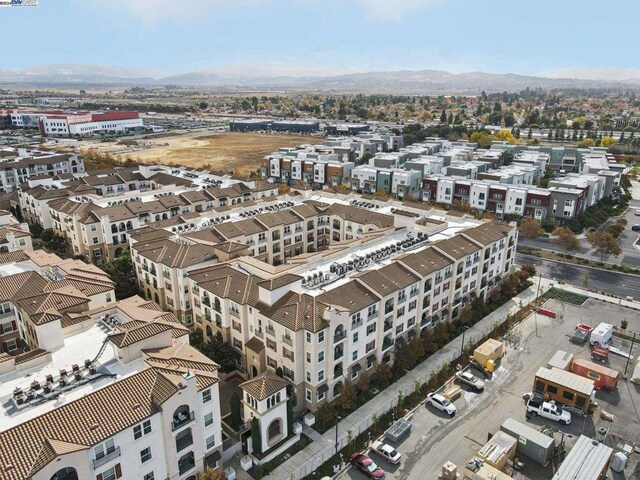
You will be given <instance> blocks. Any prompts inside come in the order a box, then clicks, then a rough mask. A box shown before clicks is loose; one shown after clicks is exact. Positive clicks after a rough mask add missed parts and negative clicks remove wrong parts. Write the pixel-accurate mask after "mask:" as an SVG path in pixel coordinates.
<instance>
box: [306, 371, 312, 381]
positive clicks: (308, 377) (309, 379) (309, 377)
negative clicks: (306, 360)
mask: <svg viewBox="0 0 640 480" xmlns="http://www.w3.org/2000/svg"><path fill="white" fill-rule="evenodd" d="M306 377H307V382H309V383H311V372H310V371H309V370H307V374H306Z"/></svg>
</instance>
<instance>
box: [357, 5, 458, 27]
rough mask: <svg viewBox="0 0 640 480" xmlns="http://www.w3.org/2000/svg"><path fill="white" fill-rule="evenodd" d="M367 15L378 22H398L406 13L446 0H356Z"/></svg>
mask: <svg viewBox="0 0 640 480" xmlns="http://www.w3.org/2000/svg"><path fill="white" fill-rule="evenodd" d="M356 1H357V2H358V3H359V4H360V5H362V7H363V8H364V9H365V10H366V11H367V13H368V14H369V16H370V17H371V18H372V19H374V20H377V21H380V22H399V21H401V20H404V19H405V18H406V16H407V15H409V14H411V13H414V12H417V11H419V10H424V9H426V8H428V7H431V6H432V5H437V4H440V3H444V2H445V1H447V0H356Z"/></svg>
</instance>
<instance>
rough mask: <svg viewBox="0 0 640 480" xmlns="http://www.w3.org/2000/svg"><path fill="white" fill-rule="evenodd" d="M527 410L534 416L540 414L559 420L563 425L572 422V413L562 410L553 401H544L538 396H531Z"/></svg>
mask: <svg viewBox="0 0 640 480" xmlns="http://www.w3.org/2000/svg"><path fill="white" fill-rule="evenodd" d="M527 412H529V413H530V414H531V415H533V416H534V417H535V416H536V415H540V416H541V417H543V418H548V419H549V420H553V421H555V422H559V423H560V424H561V425H569V424H570V423H571V413H569V412H567V411H566V410H562V409H561V408H560V407H558V406H557V405H556V404H555V403H553V402H542V401H540V400H538V399H536V398H529V400H528V401H527Z"/></svg>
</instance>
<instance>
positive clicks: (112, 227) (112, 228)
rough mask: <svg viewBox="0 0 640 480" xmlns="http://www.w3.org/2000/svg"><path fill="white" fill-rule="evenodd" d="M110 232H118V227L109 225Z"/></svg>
mask: <svg viewBox="0 0 640 480" xmlns="http://www.w3.org/2000/svg"><path fill="white" fill-rule="evenodd" d="M111 233H118V227H116V226H115V225H111Z"/></svg>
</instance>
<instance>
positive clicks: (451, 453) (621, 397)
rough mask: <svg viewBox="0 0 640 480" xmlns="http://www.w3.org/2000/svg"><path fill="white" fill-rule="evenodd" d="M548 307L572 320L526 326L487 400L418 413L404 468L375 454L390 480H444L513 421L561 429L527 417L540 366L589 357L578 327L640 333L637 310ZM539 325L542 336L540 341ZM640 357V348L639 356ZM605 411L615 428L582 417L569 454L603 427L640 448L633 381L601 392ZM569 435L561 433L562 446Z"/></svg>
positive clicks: (614, 438)
mask: <svg viewBox="0 0 640 480" xmlns="http://www.w3.org/2000/svg"><path fill="white" fill-rule="evenodd" d="M547 305H548V308H549V309H552V310H555V311H558V312H562V311H564V320H562V319H560V320H553V319H550V318H548V317H543V316H540V315H538V316H537V319H536V318H535V316H533V315H532V316H531V317H529V318H528V319H526V320H525V321H524V322H523V323H522V324H521V325H520V326H518V327H516V330H517V331H520V332H521V333H522V340H521V342H520V345H518V346H515V347H508V348H507V355H506V357H504V358H503V361H502V363H501V365H500V367H499V368H498V370H497V371H496V373H495V374H494V377H493V379H492V380H490V381H487V382H486V388H485V391H484V392H483V393H481V394H476V393H472V392H469V391H465V392H464V395H463V396H462V398H460V399H459V400H456V401H455V405H456V407H457V409H458V413H457V415H456V417H455V418H453V419H449V418H448V417H447V416H446V415H445V414H444V413H441V412H439V411H437V410H435V409H432V408H431V407H425V406H424V405H422V406H420V407H418V408H417V410H416V411H415V413H414V414H413V416H412V418H411V422H412V424H413V426H412V431H411V434H410V436H409V437H407V438H406V439H405V440H404V441H402V442H401V443H400V444H399V445H394V446H395V447H396V448H397V449H398V450H399V451H400V452H401V453H402V455H403V459H402V462H401V464H400V465H398V466H392V465H390V464H388V463H386V462H385V461H384V460H383V459H382V458H381V457H380V456H378V455H376V454H375V453H373V454H371V456H372V457H373V458H374V460H375V461H376V462H378V463H379V465H380V466H381V467H382V468H383V469H384V470H385V471H387V477H386V478H387V479H392V480H393V479H413V478H422V479H437V478H438V476H439V474H440V471H441V466H442V464H443V463H445V462H446V461H447V460H450V461H452V462H453V463H455V464H457V465H458V467H459V471H461V470H462V468H463V467H464V465H465V464H466V463H467V462H468V461H469V460H470V459H471V458H472V457H473V455H474V454H475V453H476V452H477V451H478V450H479V449H480V447H482V445H484V444H485V443H486V441H487V438H488V437H487V435H488V434H489V433H494V432H496V431H497V430H498V429H499V428H500V425H501V424H502V422H503V421H504V420H505V419H507V418H509V417H511V418H514V419H516V420H518V421H520V422H523V423H527V424H529V425H530V426H532V427H534V428H536V427H540V426H542V425H546V426H548V427H551V428H555V429H558V427H560V425H558V424H557V423H555V422H553V421H550V420H546V419H540V418H539V417H534V418H533V419H531V420H527V419H526V418H525V408H524V401H523V399H522V395H523V393H524V392H527V391H530V390H531V387H532V384H533V378H534V375H535V372H536V371H537V369H538V367H540V366H544V365H546V363H547V361H548V360H549V359H550V358H551V357H552V356H553V354H554V353H555V352H556V351H557V350H560V349H561V350H565V351H569V352H571V353H573V354H575V355H576V356H578V357H582V358H588V357H589V349H588V347H587V346H577V345H573V344H571V343H570V342H569V341H568V338H567V335H569V334H570V333H571V332H572V331H573V329H574V326H575V325H576V324H577V323H581V322H583V323H591V324H597V323H598V322H599V321H601V320H603V319H607V320H608V321H610V322H612V323H619V321H620V320H621V319H622V318H627V319H628V320H629V323H630V327H629V329H630V330H632V329H634V328H636V329H640V315H638V312H635V311H633V310H631V309H627V308H624V307H618V306H617V305H611V304H607V303H604V302H600V301H596V300H593V299H590V300H588V301H587V303H586V304H585V305H584V306H581V307H576V306H572V305H564V306H563V305H562V304H560V303H559V302H556V301H550V302H549V303H548V304H547ZM536 323H537V331H538V334H537V335H536ZM616 343H617V345H618V346H619V347H620V348H626V349H627V350H628V348H629V344H628V342H624V341H620V340H618V341H617V342H616ZM638 352H640V348H639V347H638V346H637V347H636V349H635V350H634V353H636V355H637V354H638ZM625 361H626V359H625V358H623V357H619V356H615V355H612V356H611V358H610V361H609V366H610V368H613V369H616V370H620V371H622V370H624V366H625ZM597 400H598V403H599V405H600V406H601V407H602V408H603V409H604V410H607V411H609V412H612V413H614V414H615V415H616V420H615V422H614V423H613V424H611V423H610V422H606V421H604V420H601V419H600V417H599V415H596V416H594V417H583V418H580V417H576V416H574V418H573V420H572V423H571V425H568V426H566V427H563V428H562V430H563V431H564V432H565V433H566V434H567V435H565V441H566V445H567V448H568V449H569V448H571V446H572V445H573V443H574V442H575V440H576V439H577V436H578V435H580V434H581V433H584V434H585V435H589V436H592V437H600V436H601V435H600V434H598V433H597V431H598V429H599V428H600V427H601V426H604V427H606V428H608V427H610V430H609V435H608V436H607V438H606V439H605V442H606V443H607V444H609V445H610V446H613V447H615V446H616V445H617V444H618V443H625V442H626V443H632V442H639V443H640V387H639V386H637V385H634V384H632V383H630V382H626V381H624V380H622V379H621V380H620V384H619V388H618V391H617V392H612V393H604V392H598V394H597ZM561 437H562V435H561V434H560V433H556V434H555V438H556V442H557V443H559V442H560V440H561ZM522 460H523V461H524V462H525V468H524V471H523V473H524V474H525V475H526V477H527V478H530V479H532V480H538V479H540V480H543V479H550V478H551V477H552V475H553V467H554V466H553V465H549V466H548V467H547V468H543V467H541V466H539V465H537V464H535V463H533V462H532V461H528V460H527V459H526V458H525V459H522ZM638 460H640V455H638V454H633V455H631V457H630V459H629V463H628V465H629V466H632V465H633V464H635V462H637V461H638ZM344 478H353V479H362V478H364V477H363V476H362V474H361V473H359V472H356V471H354V470H353V469H349V470H348V471H347V472H346V474H345V476H344ZM609 478H612V479H616V480H618V479H622V478H624V477H623V476H621V475H620V474H615V473H614V472H611V475H610V477H609Z"/></svg>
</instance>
